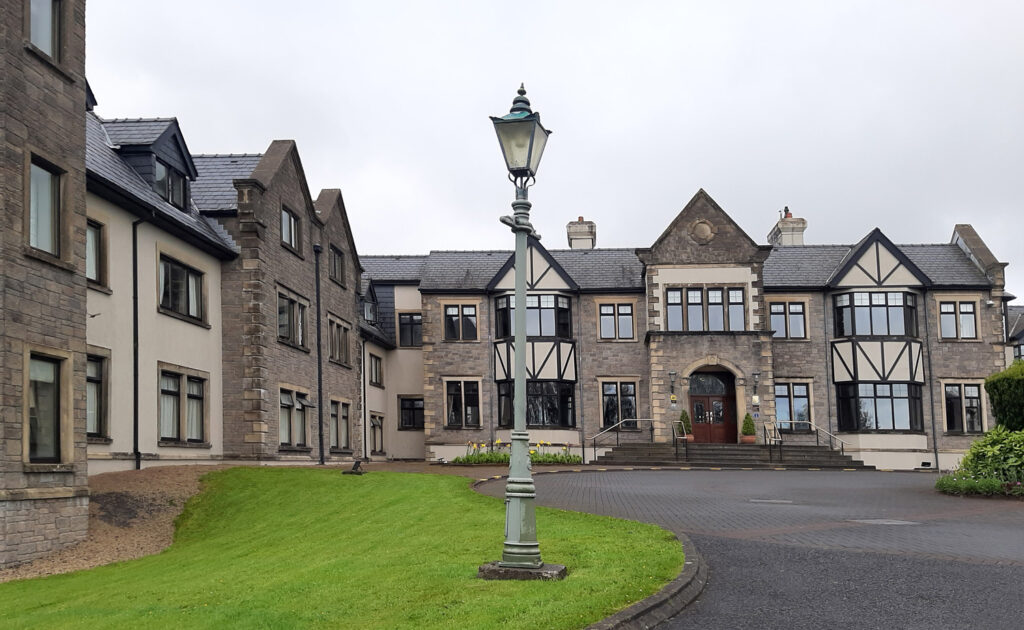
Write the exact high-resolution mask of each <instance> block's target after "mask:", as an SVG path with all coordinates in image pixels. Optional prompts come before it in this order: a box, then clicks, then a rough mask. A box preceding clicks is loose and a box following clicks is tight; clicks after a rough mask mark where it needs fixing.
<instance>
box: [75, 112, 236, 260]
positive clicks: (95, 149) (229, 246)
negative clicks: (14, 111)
mask: <svg viewBox="0 0 1024 630" xmlns="http://www.w3.org/2000/svg"><path fill="white" fill-rule="evenodd" d="M85 131H86V134H85V166H86V170H87V171H88V173H89V175H90V176H92V177H97V178H99V179H101V180H103V181H104V182H106V183H107V184H108V185H112V186H115V187H117V188H118V189H119V190H120V191H121V192H122V193H124V194H125V195H127V196H128V197H130V198H132V199H134V200H135V201H136V202H138V203H140V204H142V205H144V206H146V207H148V208H150V209H151V210H152V211H153V212H154V213H156V214H158V215H159V216H160V218H161V219H163V220H165V221H167V222H169V223H171V224H174V225H176V226H178V227H180V228H181V229H183V230H185V231H186V232H188V233H191V234H192V235H194V236H195V237H196V238H197V239H200V240H202V241H204V242H205V243H206V244H207V245H213V246H215V247H216V248H217V249H219V250H221V251H225V252H237V251H238V248H237V247H236V246H235V243H234V241H233V240H232V239H231V237H230V236H229V235H228V233H227V231H226V230H224V227H223V226H221V225H220V224H219V223H217V222H216V221H214V220H212V219H208V218H206V217H204V216H202V215H200V214H199V212H198V211H196V209H195V208H191V209H190V210H188V211H184V210H180V209H178V208H175V207H174V206H172V205H171V204H169V203H167V202H166V201H165V200H164V199H162V198H161V197H160V196H159V195H157V194H156V193H155V192H153V189H152V188H151V187H150V186H149V184H148V183H146V181H145V180H144V179H142V176H141V175H139V174H138V173H137V172H136V171H135V169H133V168H132V167H131V166H129V165H128V164H126V163H125V162H124V161H123V160H121V157H120V156H119V155H118V154H117V152H116V151H115V150H114V149H113V147H112V144H113V143H112V142H111V139H110V137H109V135H108V134H107V132H106V125H105V123H104V121H103V120H101V119H100V118H99V117H98V116H96V115H95V114H93V113H92V112H86V114H85Z"/></svg>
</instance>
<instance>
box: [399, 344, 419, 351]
mask: <svg viewBox="0 0 1024 630" xmlns="http://www.w3.org/2000/svg"><path fill="white" fill-rule="evenodd" d="M422 347H423V344H422V343H421V344H419V345H413V346H403V345H401V344H399V346H398V349H399V350H415V349H417V348H422Z"/></svg>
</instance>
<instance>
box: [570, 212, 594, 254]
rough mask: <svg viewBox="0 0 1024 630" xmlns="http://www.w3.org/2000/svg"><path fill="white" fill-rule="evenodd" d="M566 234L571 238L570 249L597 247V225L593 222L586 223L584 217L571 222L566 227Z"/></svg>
mask: <svg viewBox="0 0 1024 630" xmlns="http://www.w3.org/2000/svg"><path fill="white" fill-rule="evenodd" d="M565 233H566V236H568V237H569V248H570V249H594V246H596V245H597V224H596V223H594V222H593V221H584V220H583V217H580V218H579V219H577V220H575V221H569V223H568V224H566V226H565Z"/></svg>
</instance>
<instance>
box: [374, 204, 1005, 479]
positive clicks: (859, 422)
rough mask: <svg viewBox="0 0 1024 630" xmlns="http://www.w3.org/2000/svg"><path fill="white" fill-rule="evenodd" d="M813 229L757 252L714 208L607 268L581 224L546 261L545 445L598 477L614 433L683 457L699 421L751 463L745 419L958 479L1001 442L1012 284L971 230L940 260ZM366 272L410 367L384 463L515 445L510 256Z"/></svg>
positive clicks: (876, 234) (386, 386) (540, 422)
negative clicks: (993, 398) (841, 241)
mask: <svg viewBox="0 0 1024 630" xmlns="http://www.w3.org/2000/svg"><path fill="white" fill-rule="evenodd" d="M806 227H807V221H806V220H804V219H801V218H795V217H793V216H792V214H791V213H789V211H788V209H787V211H786V212H785V214H784V216H782V217H781V218H780V220H779V222H778V224H777V225H776V226H775V227H774V228H773V229H772V231H771V233H770V234H769V235H768V240H769V243H768V244H758V243H756V242H755V241H754V240H753V239H751V238H750V237H749V236H748V235H747V234H746V233H745V232H744V231H743V230H742V228H740V227H739V226H738V225H737V224H736V223H735V222H734V221H733V220H732V219H731V218H730V217H729V215H728V214H727V213H726V212H725V211H724V210H723V209H722V208H720V207H719V206H718V204H717V203H715V201H714V200H713V199H712V198H711V197H710V196H709V195H708V194H707V193H705V192H704V191H703V190H702V191H699V192H698V193H697V194H696V195H695V196H694V197H693V199H692V200H691V201H690V202H689V203H688V204H687V205H686V207H684V208H683V210H682V211H681V212H680V213H679V215H678V216H676V217H675V218H674V219H673V220H672V221H671V222H670V224H669V225H668V227H667V228H666V230H665V231H664V233H663V234H662V235H661V236H660V237H659V238H658V239H657V240H656V241H655V242H654V243H653V244H652V245H651V246H650V247H646V248H639V249H635V250H624V249H600V248H596V240H597V235H596V226H595V225H594V224H593V223H592V222H589V221H584V220H583V218H582V217H580V219H579V221H574V222H571V223H569V225H568V226H567V238H568V241H569V244H570V249H568V250H554V249H553V250H548V249H546V248H545V247H544V246H543V245H542V244H541V243H540V242H538V241H536V240H531V241H530V243H529V254H528V265H529V267H528V269H527V277H528V279H529V280H528V284H529V288H528V298H527V304H526V308H527V328H528V330H527V335H528V343H529V348H528V350H527V363H528V366H527V372H528V378H529V384H528V404H527V419H528V425H529V427H530V429H531V438H532V439H533V440H535V441H544V442H550V443H552V445H553V446H552V447H553V448H556V449H558V448H562V447H564V448H565V449H566V450H568V451H571V452H576V453H583V454H584V455H585V456H586V458H587V459H589V458H590V455H591V451H590V450H589V448H587V449H584V448H582V447H584V446H586V447H589V446H590V445H591V443H592V442H591V441H590V440H591V438H592V437H593V436H594V435H596V434H598V433H600V432H601V431H603V430H604V429H607V428H609V427H614V429H615V431H617V432H618V433H619V435H617V436H616V440H613V441H612V442H614V441H621V440H627V441H637V440H654V441H658V442H666V441H670V440H671V439H672V437H673V435H674V430H675V426H674V425H675V421H676V420H677V419H678V417H679V414H680V411H682V410H686V411H687V412H688V413H689V415H690V416H691V418H692V419H693V434H694V438H695V439H696V440H697V441H698V442H718V443H735V442H736V441H737V440H738V433H739V427H740V425H741V423H742V420H743V418H744V416H745V415H746V414H748V413H749V414H751V416H752V418H754V419H755V424H756V425H757V432H758V435H759V436H760V437H759V439H763V436H764V434H765V431H766V430H767V431H768V434H769V435H773V436H778V437H779V438H781V439H782V440H783V441H784V442H786V443H790V444H800V443H814V442H815V441H817V440H821V439H825V440H827V439H828V438H829V437H831V438H832V443H833V444H838V442H837V441H836V440H841V441H842V443H843V445H844V449H845V451H846V452H847V453H849V454H852V455H853V456H854V457H856V458H858V459H861V460H863V461H865V462H866V463H868V464H873V465H876V466H879V467H885V468H898V469H912V468H917V467H926V468H927V467H932V468H934V467H940V468H949V467H952V466H953V465H955V463H956V462H957V461H958V459H959V457H960V456H961V455H962V453H963V452H964V450H965V449H966V447H967V446H968V445H969V443H970V442H971V440H972V439H974V437H975V436H976V435H977V434H980V433H981V432H984V431H985V430H987V429H989V428H991V427H992V426H993V425H994V420H993V419H992V417H991V414H990V411H989V405H988V400H987V398H986V395H985V392H984V388H983V387H982V384H983V381H984V378H985V377H986V376H988V375H989V374H991V373H993V372H995V371H998V370H1000V369H1002V368H1003V367H1004V366H1005V365H1006V363H1007V345H1006V343H1007V338H1008V337H1007V332H1008V328H1007V327H1006V326H1007V324H1006V319H1007V316H1008V315H1012V314H1013V313H1014V312H1015V311H1014V310H1012V309H1011V310H1009V311H1008V310H1007V307H1006V302H1008V301H1009V300H1011V299H1012V296H1010V295H1009V294H1007V293H1006V292H1005V290H1004V286H1003V284H1004V281H1003V268H1004V267H1005V263H1001V262H999V261H998V260H997V259H996V258H995V257H994V255H993V254H992V253H991V252H990V251H989V250H988V248H987V247H986V246H985V244H984V242H983V241H982V240H981V238H980V237H979V236H978V234H977V233H976V232H975V231H974V229H973V228H972V227H971V226H970V225H957V226H955V227H954V231H953V236H952V238H951V241H950V242H949V243H945V244H933V245H896V244H894V243H892V242H891V241H890V240H889V239H888V238H887V237H886V236H885V235H884V233H882V231H881V230H878V229H875V230H873V231H872V232H870V233H869V234H868V235H866V236H865V237H864V238H863V239H861V240H860V241H859V242H858V243H855V244H853V245H805V244H804V240H803V235H804V230H805V229H806ZM362 260H363V264H364V266H365V267H366V269H367V275H368V278H367V280H368V282H369V286H370V289H371V290H372V293H373V295H374V296H376V300H377V301H376V311H377V319H378V321H379V323H380V326H379V328H380V331H381V332H382V333H383V334H384V335H386V338H387V340H388V341H389V342H390V343H391V344H393V346H394V349H393V350H390V351H389V350H387V349H386V348H385V347H383V346H380V347H379V348H380V352H382V353H383V356H382V357H380V359H379V360H380V361H383V362H384V363H385V364H386V365H387V367H388V369H387V371H386V372H385V375H384V377H383V378H382V379H381V382H380V383H379V385H380V387H381V388H382V389H383V393H382V394H381V396H380V398H381V400H380V401H379V402H377V403H375V404H377V406H378V407H380V406H383V408H382V409H380V410H379V415H378V420H379V421H380V422H381V424H382V429H381V431H382V435H383V436H384V441H383V446H382V447H379V448H375V449H373V450H374V454H375V455H378V456H380V457H388V458H397V459H402V458H426V459H451V458H452V457H455V456H458V455H461V454H463V453H465V452H466V450H467V448H471V447H468V446H467V445H470V444H474V443H475V444H479V443H486V444H488V445H493V444H495V443H496V442H497V441H498V440H501V441H502V442H505V443H507V441H508V429H509V427H510V426H511V403H510V401H511V381H510V379H511V359H512V356H513V355H512V348H511V335H512V328H511V321H512V313H513V312H514V309H515V304H514V298H513V296H512V292H513V291H512V290H513V286H512V272H513V268H512V265H513V260H512V253H511V252H508V251H485V252H472V251H466V252H448V251H445V252H441V251H434V252H431V253H430V254H429V255H425V256H364V257H363V258H362ZM623 421H626V422H623ZM378 446H379V445H378ZM490 447H491V446H489V448H490ZM545 448H546V447H545Z"/></svg>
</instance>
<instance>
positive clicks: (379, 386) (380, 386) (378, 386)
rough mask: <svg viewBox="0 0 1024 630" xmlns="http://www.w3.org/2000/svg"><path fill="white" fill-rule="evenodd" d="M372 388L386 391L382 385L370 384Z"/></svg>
mask: <svg viewBox="0 0 1024 630" xmlns="http://www.w3.org/2000/svg"><path fill="white" fill-rule="evenodd" d="M370 387H376V388H377V389H384V385H382V384H381V383H370Z"/></svg>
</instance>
